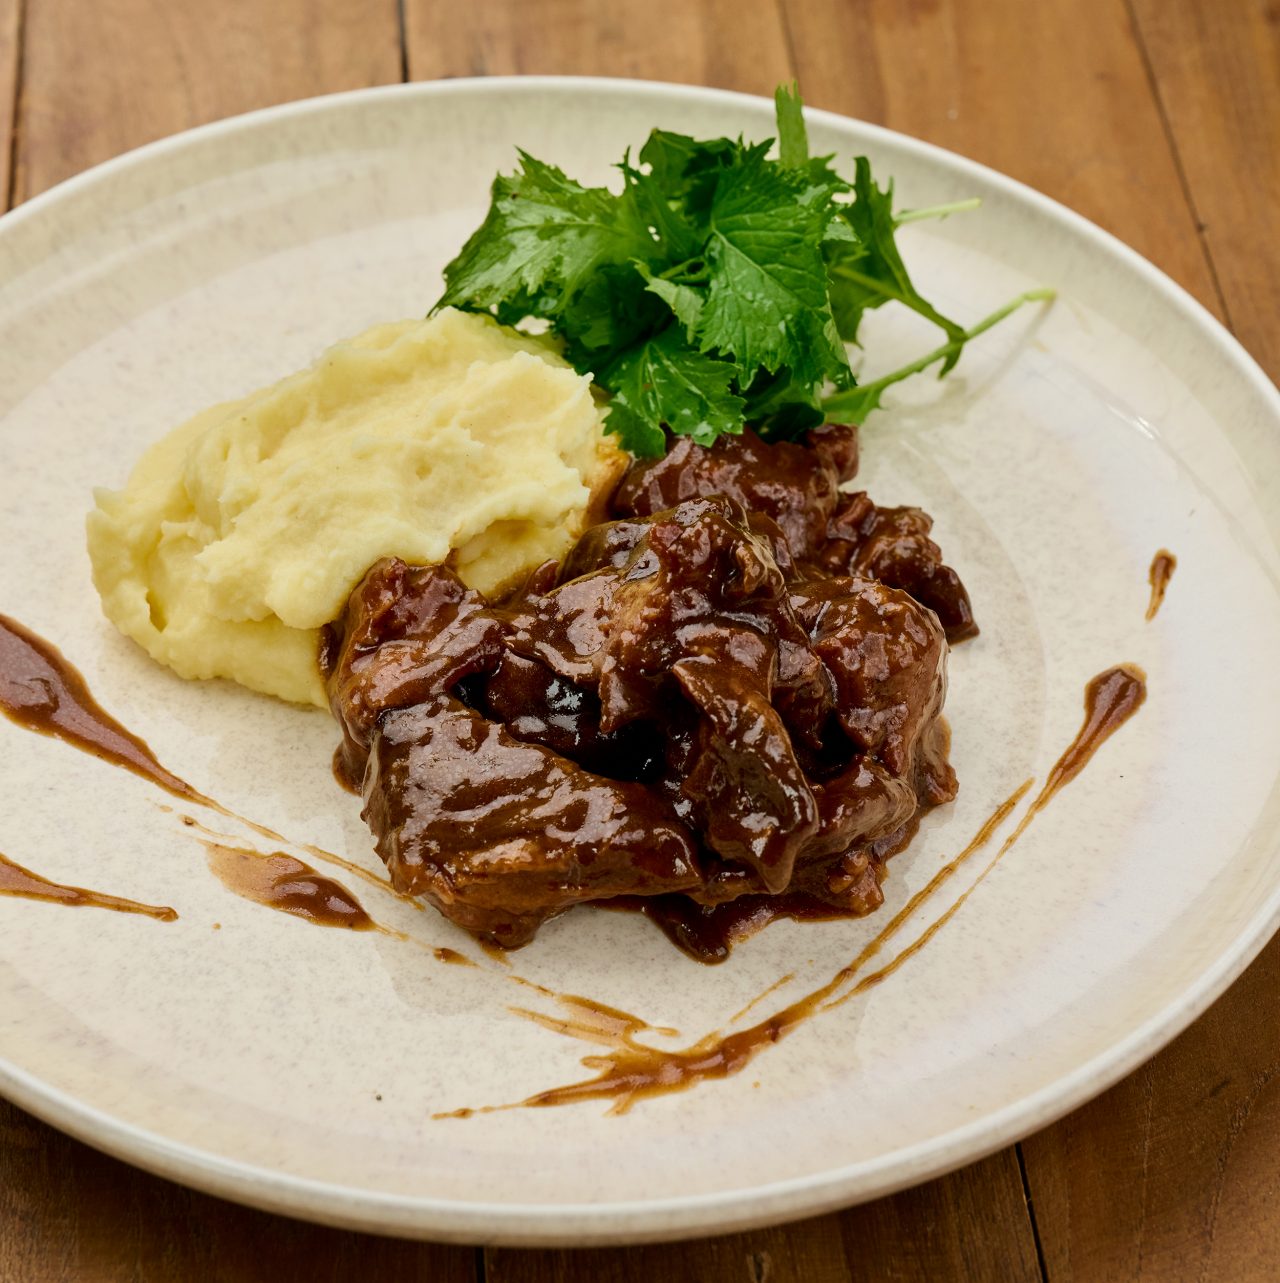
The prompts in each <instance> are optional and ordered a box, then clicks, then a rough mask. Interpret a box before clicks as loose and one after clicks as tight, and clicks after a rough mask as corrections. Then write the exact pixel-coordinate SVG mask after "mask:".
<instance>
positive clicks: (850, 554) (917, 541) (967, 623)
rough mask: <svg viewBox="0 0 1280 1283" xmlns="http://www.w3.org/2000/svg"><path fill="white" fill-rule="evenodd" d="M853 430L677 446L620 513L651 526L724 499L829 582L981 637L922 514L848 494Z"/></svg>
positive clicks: (636, 485) (629, 477) (832, 427)
mask: <svg viewBox="0 0 1280 1283" xmlns="http://www.w3.org/2000/svg"><path fill="white" fill-rule="evenodd" d="M857 442H858V438H857V430H856V429H855V428H849V427H842V426H840V425H838V424H825V425H824V426H823V427H820V428H815V429H814V430H813V431H812V432H810V433H809V435H808V437H807V438H806V444H805V445H797V444H796V443H795V442H791V441H779V442H776V443H773V444H769V443H767V442H764V441H761V440H760V438H759V437H758V436H756V434H755V433H754V432H752V431H751V429H750V428H747V429H745V430H744V431H743V433H742V435H741V436H740V437H721V438H720V439H719V440H718V441H717V442H716V444H715V445H714V446H700V445H695V444H694V443H693V442H692V441H691V440H690V439H689V438H688V437H681V438H679V439H678V440H677V441H676V442H675V443H674V444H673V445H672V447H671V449H670V451H668V453H667V454H666V455H665V456H664V457H663V458H661V459H652V460H648V459H646V460H640V461H637V462H636V463H634V464H633V465H632V466H631V468H630V469H629V470H628V471H627V474H626V476H624V477H623V479H622V483H621V485H620V486H619V487H618V491H617V494H616V495H615V496H614V501H613V503H614V511H615V512H617V514H618V515H619V516H624V517H637V516H638V517H644V516H650V515H652V514H653V513H655V512H659V511H661V510H662V509H663V508H670V507H673V506H674V505H675V504H677V503H680V502H682V501H683V500H686V499H698V498H703V497H705V496H707V495H711V494H726V495H729V496H730V497H731V498H734V499H736V500H737V501H738V502H739V503H740V504H742V505H743V507H745V508H747V509H749V510H750V511H751V512H753V513H757V514H760V515H761V516H764V517H767V518H770V519H771V520H772V521H774V522H776V523H777V525H778V526H779V527H780V528H781V531H782V533H783V535H784V536H785V538H786V542H787V545H788V547H787V552H788V554H789V556H790V557H791V558H793V559H794V560H795V561H796V562H808V563H811V564H812V565H815V566H818V567H821V569H822V571H823V572H824V573H826V574H831V575H854V576H865V577H866V578H869V579H879V580H880V581H881V582H882V583H885V584H888V585H889V587H890V588H901V589H902V590H903V592H906V593H910V594H911V596H912V597H914V598H915V599H916V601H918V602H919V603H920V604H921V605H922V606H927V607H928V608H929V609H930V610H932V611H933V612H934V613H935V614H936V615H937V616H938V618H939V619H940V620H941V621H942V626H943V628H944V629H945V630H946V634H947V640H948V641H951V642H958V641H963V640H965V639H966V638H969V637H975V636H977V633H978V626H977V624H976V623H974V619H973V609H972V607H971V606H970V604H969V594H968V593H967V592H966V591H965V588H964V585H963V584H962V583H961V582H960V577H959V576H958V575H957V574H956V572H955V571H954V570H952V569H951V567H950V566H945V565H943V564H942V553H941V551H940V550H939V548H938V545H937V544H935V543H934V542H933V541H932V540H931V539H930V538H929V530H930V528H931V527H932V525H933V521H932V519H931V518H930V517H929V516H928V515H927V514H926V513H923V512H921V511H920V509H919V508H877V507H876V506H875V504H873V503H872V502H871V501H870V500H869V499H868V498H867V496H866V495H865V494H852V495H845V494H841V493H840V490H839V486H840V485H841V484H842V483H844V482H846V481H850V480H852V479H853V476H854V474H855V473H856V472H857V469H858V444H857Z"/></svg>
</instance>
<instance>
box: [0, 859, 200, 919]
mask: <svg viewBox="0 0 1280 1283" xmlns="http://www.w3.org/2000/svg"><path fill="white" fill-rule="evenodd" d="M0 895H14V896H20V897H22V898H23V899H24V900H43V901H45V902H46V903H48V904H64V905H67V906H68V907H69V908H90V909H112V910H114V911H115V912H116V913H139V914H141V915H142V916H143V917H147V918H155V919H156V920H157V921H158V922H176V921H177V919H178V915H177V913H176V912H175V911H174V910H173V909H170V908H169V907H168V906H167V905H163V904H142V903H140V902H139V901H137V900H126V899H124V898H123V897H122V896H118V895H107V894H106V892H104V891H90V890H88V889H86V888H85V887H73V886H67V885H66V884H65V883H62V882H51V881H50V880H49V879H48V878H43V877H41V876H40V874H38V873H33V872H32V871H31V870H30V869H26V868H23V866H22V865H21V864H18V863H16V862H15V861H13V860H11V859H9V857H8V856H7V855H3V854H0Z"/></svg>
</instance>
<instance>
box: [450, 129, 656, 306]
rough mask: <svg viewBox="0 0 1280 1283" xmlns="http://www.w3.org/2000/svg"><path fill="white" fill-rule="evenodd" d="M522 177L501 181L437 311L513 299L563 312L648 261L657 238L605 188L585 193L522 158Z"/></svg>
mask: <svg viewBox="0 0 1280 1283" xmlns="http://www.w3.org/2000/svg"><path fill="white" fill-rule="evenodd" d="M520 160H521V168H520V172H519V173H518V174H514V175H512V176H510V177H505V178H504V177H501V176H500V177H498V178H497V179H496V180H495V181H494V184H493V193H492V203H491V204H490V207H489V213H488V216H487V217H486V218H485V221H484V223H483V224H482V225H481V226H480V228H479V230H478V231H477V232H476V233H475V234H474V235H473V236H472V237H471V239H470V240H468V241H467V243H466V245H465V246H463V249H462V252H461V253H460V254H459V255H458V257H457V258H455V259H454V260H453V262H452V263H450V264H449V265H448V267H446V268H445V292H444V295H443V297H442V298H441V299H440V301H439V302H438V303H437V304H436V306H437V307H446V306H453V307H466V308H470V309H472V310H478V309H487V308H490V307H493V306H495V305H501V304H503V303H504V302H506V301H508V300H510V299H513V298H524V299H529V300H534V299H536V300H538V302H539V306H540V308H541V311H540V312H539V313H537V314H538V315H542V316H553V315H555V314H556V313H557V312H559V311H561V310H563V308H564V307H566V306H567V305H568V304H569V303H570V302H571V300H572V299H573V297H574V296H575V295H576V294H577V293H578V291H579V290H581V289H583V288H584V287H585V286H586V285H587V284H588V282H589V281H590V280H591V278H592V276H593V275H594V273H596V272H598V271H599V270H600V268H601V267H603V266H604V265H606V264H621V263H627V262H629V261H630V260H632V259H633V258H638V257H644V256H646V255H647V254H648V253H649V252H650V251H651V249H652V246H653V238H652V237H651V236H650V234H649V232H648V230H647V228H646V227H645V226H644V225H643V224H642V223H640V222H639V220H638V219H637V218H636V217H635V215H634V212H633V211H632V209H631V208H630V207H629V206H628V205H627V204H626V203H625V202H623V201H621V200H620V199H619V198H618V197H617V196H615V195H614V194H613V193H612V192H610V191H608V190H607V189H606V188H603V187H582V186H581V185H580V184H578V183H576V182H574V181H573V180H572V179H571V178H567V177H566V176H565V175H564V174H563V173H562V172H561V171H560V170H559V169H557V168H556V167H555V166H554V165H547V164H544V163H543V162H542V161H540V160H536V159H535V158H534V157H532V156H530V155H528V154H527V153H525V152H521V153H520Z"/></svg>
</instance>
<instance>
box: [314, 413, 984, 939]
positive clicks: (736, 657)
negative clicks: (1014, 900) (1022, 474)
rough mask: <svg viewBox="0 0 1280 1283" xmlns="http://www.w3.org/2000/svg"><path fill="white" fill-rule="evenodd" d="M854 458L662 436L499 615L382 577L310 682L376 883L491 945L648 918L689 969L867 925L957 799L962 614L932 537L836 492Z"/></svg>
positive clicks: (457, 589) (839, 439)
mask: <svg viewBox="0 0 1280 1283" xmlns="http://www.w3.org/2000/svg"><path fill="white" fill-rule="evenodd" d="M856 464H857V445H856V436H855V434H854V432H853V430H852V429H846V428H835V427H829V428H823V429H819V430H818V431H816V432H814V433H811V434H810V438H809V443H808V444H807V445H803V446H802V445H797V444H791V443H781V444H777V445H769V444H766V443H764V442H762V441H761V440H760V439H759V438H758V437H756V436H755V435H754V434H752V433H750V432H749V431H748V432H745V433H744V434H743V435H742V437H739V438H732V439H722V440H721V441H720V442H718V443H717V445H716V446H715V447H713V448H710V449H707V448H704V447H701V446H695V445H693V444H692V442H689V441H687V440H679V441H677V442H676V443H675V444H674V445H673V447H672V450H671V452H670V453H669V454H668V455H667V456H666V457H665V458H664V459H660V460H657V461H653V462H643V463H637V464H636V465H635V466H634V467H633V468H632V469H631V471H630V472H629V473H628V475H627V477H626V478H624V480H623V482H622V485H621V487H620V489H619V491H618V493H617V496H616V498H615V501H614V505H613V515H614V516H615V517H616V519H615V520H613V521H610V522H607V523H605V524H604V525H600V526H595V527H593V528H592V529H590V530H588V531H586V533H585V534H583V536H582V537H581V538H580V539H579V540H578V542H577V545H576V546H575V547H574V548H573V549H572V550H571V552H570V553H569V555H568V557H567V558H566V559H565V561H564V562H563V563H562V565H561V566H560V567H558V568H557V567H555V566H550V565H549V566H546V567H543V568H541V569H540V570H539V571H538V572H536V573H535V574H534V575H533V576H532V577H531V578H530V580H529V582H528V583H527V584H526V586H525V587H524V588H523V589H522V590H521V591H519V592H518V593H516V594H515V595H514V596H513V597H512V598H511V599H509V600H507V601H504V602H502V603H488V602H485V601H484V600H483V599H482V598H480V597H479V596H478V595H477V594H475V593H473V592H471V591H470V590H469V589H467V588H466V587H464V586H463V585H462V583H461V582H460V581H459V580H458V579H457V577H456V576H455V575H454V574H453V573H452V571H450V570H449V569H448V568H446V567H430V568H423V567H412V566H406V565H405V564H404V563H403V562H400V561H395V560H385V561H382V562H379V563H378V564H377V565H376V566H374V567H373V568H372V569H371V570H370V571H369V572H368V574H367V575H366V576H365V578H364V580H363V581H362V583H361V584H360V585H359V587H358V588H357V589H356V590H355V592H354V593H353V594H352V596H351V600H350V602H349V604H348V607H347V612H346V615H345V617H344V618H343V619H342V620H340V621H339V622H338V623H337V624H335V625H333V626H332V628H331V630H330V632H329V635H328V637H327V639H326V644H325V646H324V648H323V654H322V662H323V664H324V667H325V673H326V678H327V681H328V684H329V691H330V698H331V702H332V705H333V710H334V713H335V715H336V716H337V718H338V720H339V722H340V724H341V726H342V728H343V745H342V748H341V750H340V752H341V760H342V763H343V765H344V767H345V769H346V770H347V772H348V773H349V774H350V775H351V777H352V778H353V779H356V780H360V779H362V780H363V794H364V800H365V809H364V814H365V818H366V820H367V821H368V823H369V826H370V828H371V829H372V831H373V834H374V837H375V840H376V844H377V849H378V851H379V853H380V855H381V856H382V858H383V859H384V860H385V861H386V863H387V866H388V868H389V870H390V871H391V875H392V879H393V881H394V882H395V885H396V886H397V887H398V888H400V889H402V890H405V891H409V892H412V893H414V894H421V895H423V896H425V897H426V898H427V899H429V900H430V901H431V902H432V903H433V904H435V905H436V906H437V907H438V908H439V909H440V910H441V911H442V912H443V913H444V914H445V915H446V916H448V917H449V918H450V919H451V920H453V921H455V922H457V923H458V924H459V925H461V926H463V927H466V928H467V929H468V930H470V931H473V932H475V933H476V934H478V935H480V936H482V937H485V938H487V939H490V940H493V941H495V942H497V943H499V944H502V945H505V946H516V945H519V944H522V943H524V942H526V941H527V940H529V939H530V938H531V937H532V936H533V934H534V932H535V931H536V930H537V928H538V926H539V925H540V924H541V923H542V922H544V921H546V920H547V919H548V918H550V917H552V916H554V915H556V914H558V913H560V912H562V911H564V910H565V909H567V908H569V907H571V906H573V905H574V904H578V903H582V902H584V901H602V902H603V901H616V902H619V903H633V904H643V905H644V906H645V908H646V912H648V913H649V914H650V916H652V917H654V918H655V920H657V921H659V922H660V923H661V924H662V925H663V926H664V929H665V930H667V931H668V933H669V934H671V935H672V937H673V938H676V939H677V940H678V942H681V943H683V944H684V945H685V947H687V948H689V949H690V950H691V951H693V952H695V953H696V954H697V955H698V956H701V957H703V958H704V960H715V958H716V956H721V955H717V954H716V951H715V950H714V949H711V948H709V947H705V946H706V941H707V940H708V939H709V938H711V935H714V932H715V931H717V930H722V929H723V932H725V933H727V934H725V939H726V940H727V939H728V938H730V936H732V935H735V934H737V935H740V934H742V933H743V931H744V930H748V929H750V924H751V923H752V922H756V923H757V924H759V923H762V922H764V921H767V920H769V919H770V918H771V917H775V916H779V915H780V914H789V915H790V916H808V917H812V916H830V915H834V914H847V913H865V912H869V911H870V910H871V909H874V908H875V907H876V906H877V905H878V904H879V903H880V899H881V897H880V890H879V884H880V879H881V877H882V876H883V869H884V862H885V860H886V859H887V858H888V856H889V855H890V854H891V853H892V852H893V850H895V849H898V847H899V846H901V845H903V844H905V842H906V840H907V839H908V837H909V835H910V833H911V832H913V831H914V824H915V822H916V820H917V817H918V815H919V814H920V813H921V811H922V810H923V809H924V808H927V807H929V806H935V805H938V804H939V803H941V802H945V801H948V800H950V799H951V798H952V797H953V796H954V795H955V790H956V781H955V776H954V773H953V772H952V771H951V768H950V766H949V764H948V763H947V759H946V748H947V738H946V731H945V723H943V722H942V721H941V720H940V715H941V712H942V705H943V699H944V696H945V691H946V653H947V645H946V637H945V634H944V625H945V626H946V627H948V628H951V629H953V630H963V628H964V627H965V626H966V625H965V624H964V620H966V619H967V621H968V624H967V627H968V628H969V630H970V631H972V615H971V613H968V599H967V597H965V595H964V589H963V587H962V586H960V584H959V580H958V579H956V578H955V575H954V572H952V571H950V570H949V569H948V568H947V567H945V566H944V565H942V562H941V556H940V554H939V553H938V550H937V547H936V545H934V544H933V543H932V541H931V540H930V539H929V538H928V531H929V519H928V518H927V517H925V516H924V514H923V513H918V512H916V511H915V510H914V509H892V510H881V509H876V508H874V505H869V504H868V503H866V501H865V498H864V496H845V495H843V494H841V492H840V490H839V486H840V484H841V483H842V482H844V481H847V480H848V479H849V478H850V477H851V476H852V474H853V472H854V470H855V468H856ZM944 610H945V611H946V612H947V613H946V614H944V613H943V612H944ZM940 619H941V620H942V623H940V622H939V620H940ZM957 621H958V622H957ZM957 635H959V631H957ZM744 924H746V925H745V926H744ZM730 927H732V930H730ZM708 933H711V935H709V934H708ZM695 936H696V937H697V938H698V939H699V940H700V941H702V945H701V946H699V948H696V949H695V948H694V946H693V943H692V942H693V940H694V938H695ZM726 947H727V946H726Z"/></svg>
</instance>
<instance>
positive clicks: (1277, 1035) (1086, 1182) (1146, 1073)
mask: <svg viewBox="0 0 1280 1283" xmlns="http://www.w3.org/2000/svg"><path fill="white" fill-rule="evenodd" d="M1278 1142H1280V939H1277V940H1274V941H1272V943H1271V944H1270V945H1269V946H1268V947H1267V949H1266V950H1264V952H1263V953H1262V955H1261V956H1260V957H1259V959H1258V960H1257V961H1256V962H1255V963H1254V964H1253V966H1252V967H1250V968H1249V970H1248V971H1247V972H1246V973H1245V975H1244V976H1243V977H1242V978H1241V979H1240V980H1239V981H1238V982H1237V983H1236V984H1235V985H1234V986H1233V987H1232V988H1231V990H1230V991H1229V992H1228V993H1227V994H1226V996H1225V997H1223V998H1222V999H1221V1000H1220V1001H1219V1002H1218V1003H1217V1004H1216V1005H1215V1006H1213V1007H1212V1008H1210V1010H1209V1011H1208V1013H1207V1014H1206V1015H1205V1016H1203V1017H1202V1018H1201V1019H1200V1020H1199V1021H1198V1022H1197V1023H1196V1024H1195V1025H1193V1026H1192V1027H1191V1028H1190V1029H1189V1030H1187V1032H1186V1033H1184V1034H1183V1035H1182V1036H1181V1037H1180V1038H1178V1039H1177V1040H1176V1041H1175V1042H1173V1043H1172V1044H1171V1045H1170V1046H1169V1047H1168V1048H1166V1049H1165V1051H1163V1052H1162V1053H1161V1054H1160V1055H1159V1056H1157V1057H1156V1058H1155V1059H1154V1060H1153V1061H1151V1062H1150V1063H1149V1064H1147V1065H1144V1066H1143V1068H1142V1069H1140V1070H1139V1071H1138V1072H1137V1073H1135V1074H1132V1075H1131V1076H1130V1077H1128V1078H1126V1079H1125V1080H1124V1081H1123V1082H1122V1083H1120V1084H1119V1086H1117V1087H1115V1088H1113V1089H1112V1090H1111V1091H1109V1092H1107V1093H1106V1095H1104V1096H1100V1097H1098V1099H1097V1100H1095V1101H1093V1102H1091V1103H1090V1104H1088V1105H1086V1106H1084V1108H1082V1109H1079V1110H1077V1111H1076V1112H1075V1113H1074V1114H1071V1115H1070V1116H1069V1117H1067V1118H1065V1119H1064V1120H1063V1121H1062V1122H1060V1123H1058V1124H1057V1125H1056V1126H1054V1127H1051V1128H1049V1129H1048V1130H1047V1131H1044V1132H1041V1133H1040V1134H1039V1135H1037V1136H1033V1137H1031V1138H1030V1139H1029V1140H1027V1141H1024V1142H1023V1148H1024V1152H1025V1155H1026V1165H1027V1179H1028V1183H1029V1185H1030V1189H1031V1196H1032V1200H1033V1202H1034V1204H1035V1208H1036V1219H1037V1223H1038V1225H1039V1229H1040V1234H1041V1241H1042V1244H1043V1248H1044V1253H1045V1259H1046V1263H1047V1265H1048V1268H1049V1277H1050V1278H1051V1279H1053V1280H1054V1281H1055V1283H1068V1281H1070V1280H1080V1281H1081V1283H1086V1281H1087V1283H1093V1280H1109V1279H1116V1280H1121V1279H1125V1280H1139V1281H1141V1283H1161V1281H1163V1280H1170V1283H1173V1281H1174V1280H1182V1279H1196V1280H1198V1281H1199V1283H1235V1281H1237V1280H1244V1281H1247V1280H1252V1279H1257V1280H1270V1279H1274V1278H1275V1277H1276V1262H1277V1261H1280V1143H1278Z"/></svg>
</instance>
